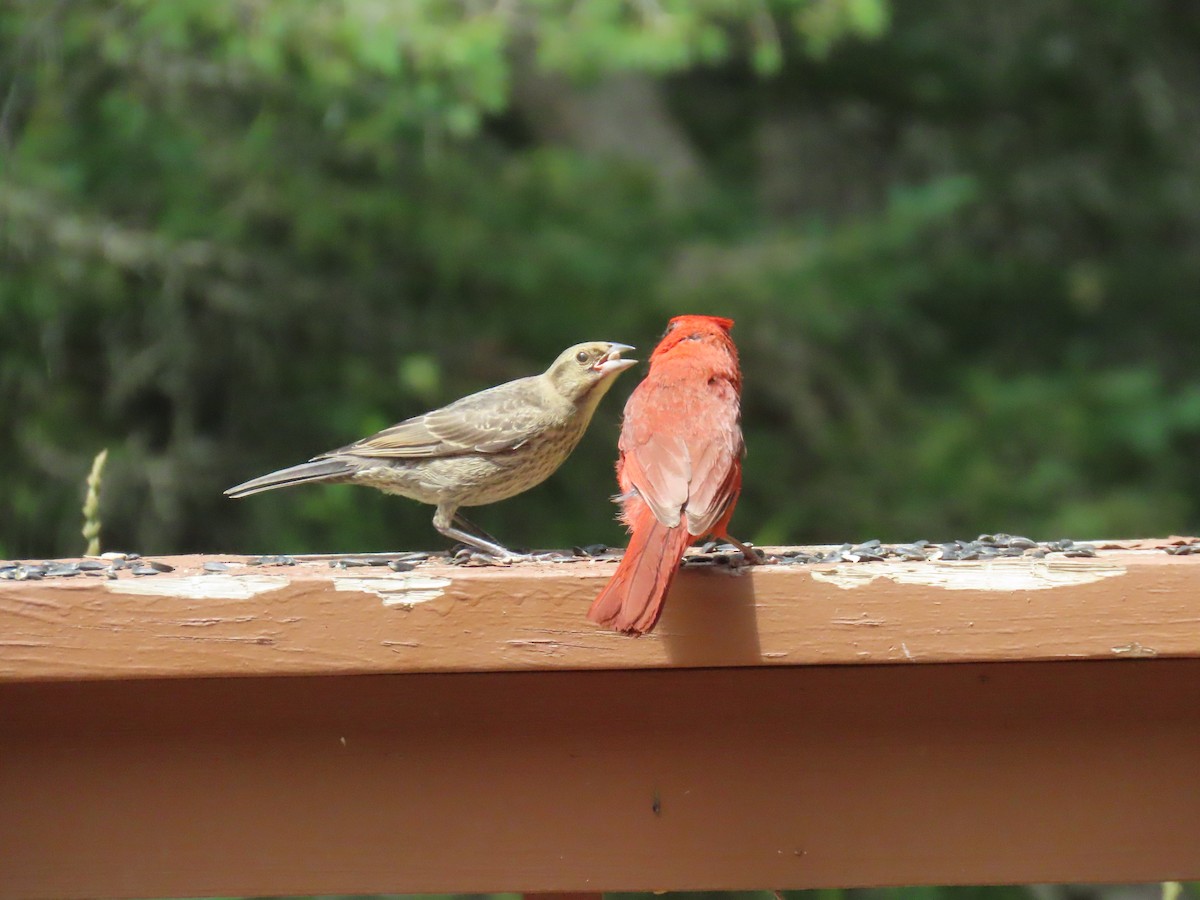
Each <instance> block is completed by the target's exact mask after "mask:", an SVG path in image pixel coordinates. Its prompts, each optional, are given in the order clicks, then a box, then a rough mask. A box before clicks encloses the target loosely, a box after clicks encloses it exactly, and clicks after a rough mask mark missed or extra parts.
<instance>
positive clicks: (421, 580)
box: [333, 575, 450, 607]
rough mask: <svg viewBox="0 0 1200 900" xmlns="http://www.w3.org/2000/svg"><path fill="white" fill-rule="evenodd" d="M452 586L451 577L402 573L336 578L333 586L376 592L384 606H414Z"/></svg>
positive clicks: (434, 598)
mask: <svg viewBox="0 0 1200 900" xmlns="http://www.w3.org/2000/svg"><path fill="white" fill-rule="evenodd" d="M448 587H450V579H449V578H435V577H431V576H428V575H401V576H398V577H393V578H386V577H385V578H335V579H333V588H334V590H337V591H356V592H358V593H361V594H375V595H376V596H377V597H379V598H381V599H382V600H383V605H384V606H405V607H412V606H415V605H416V604H418V603H427V602H428V601H430V600H436V599H437V598H438V597H440V596H442V594H444V593H446V591H445V589H446V588H448Z"/></svg>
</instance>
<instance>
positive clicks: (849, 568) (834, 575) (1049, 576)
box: [812, 559, 1126, 624]
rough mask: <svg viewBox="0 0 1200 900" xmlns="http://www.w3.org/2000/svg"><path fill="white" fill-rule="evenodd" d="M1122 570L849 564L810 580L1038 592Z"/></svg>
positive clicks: (1013, 562) (1100, 565)
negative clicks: (886, 582) (879, 579)
mask: <svg viewBox="0 0 1200 900" xmlns="http://www.w3.org/2000/svg"><path fill="white" fill-rule="evenodd" d="M1125 572H1126V570H1125V567H1124V566H1122V565H1118V564H1116V563H1111V562H1105V561H1102V560H1095V559H1061V560H1058V559H1049V560H1048V559H993V560H987V561H985V562H939V561H929V562H913V563H894V562H888V563H881V564H878V565H876V564H874V563H865V564H864V563H851V564H847V565H839V566H835V567H834V568H832V569H830V570H827V571H821V570H819V569H814V570H812V577H813V580H814V581H820V582H824V583H826V584H832V585H833V586H835V587H839V588H842V589H843V590H850V589H852V588H860V587H865V586H866V585H868V584H870V583H871V582H872V581H874V580H875V579H877V578H886V579H889V580H891V581H894V582H896V583H897V584H921V585H926V586H928V587H936V588H942V589H944V590H947V591H1043V590H1048V589H1050V588H1059V587H1072V586H1076V585H1081V584H1091V583H1092V582H1095V581H1100V580H1102V579H1104V578H1112V577H1113V576H1116V575H1124V574H1125ZM846 624H849V623H846Z"/></svg>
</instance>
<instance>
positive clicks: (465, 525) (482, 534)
mask: <svg viewBox="0 0 1200 900" xmlns="http://www.w3.org/2000/svg"><path fill="white" fill-rule="evenodd" d="M451 522H452V523H453V524H454V525H456V526H457V527H458V528H460V529H461V530H463V531H467V532H470V533H471V534H473V535H475V537H477V538H482V539H483V540H485V541H487V542H488V543H489V544H491V545H492V546H494V547H503V546H504V545H503V544H501V543H500V541H499V540H498V539H497V538H495V537H493V536H492V535H491V534H489V533H488V532H486V531H484V530H483V529H482V528H480V527H479V526H478V525H476V524H475V523H474V522H472V521H471V520H470V519H468V518H467V517H466V516H464V515H463V514H462V513H460V512H456V513H455V514H454V518H453V519H451Z"/></svg>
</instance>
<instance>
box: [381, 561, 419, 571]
mask: <svg viewBox="0 0 1200 900" xmlns="http://www.w3.org/2000/svg"><path fill="white" fill-rule="evenodd" d="M387 567H388V568H389V569H391V570H392V571H393V572H411V571H412V570H413V569H415V568H416V566H414V565H413V564H412V563H410V562H405V561H404V560H402V559H393V560H392V561H391V562H389V563H388V564H387Z"/></svg>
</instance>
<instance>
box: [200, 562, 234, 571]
mask: <svg viewBox="0 0 1200 900" xmlns="http://www.w3.org/2000/svg"><path fill="white" fill-rule="evenodd" d="M201 568H202V569H204V571H205V572H228V571H229V565H228V563H223V562H206V563H205V564H204V565H203V566H201Z"/></svg>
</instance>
